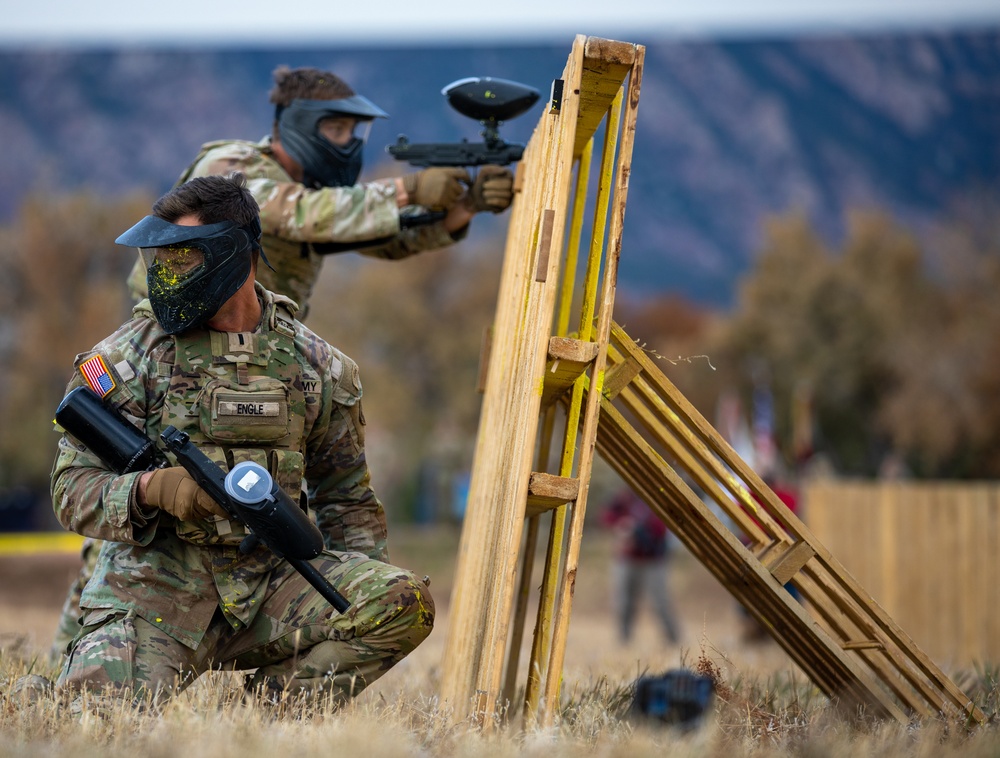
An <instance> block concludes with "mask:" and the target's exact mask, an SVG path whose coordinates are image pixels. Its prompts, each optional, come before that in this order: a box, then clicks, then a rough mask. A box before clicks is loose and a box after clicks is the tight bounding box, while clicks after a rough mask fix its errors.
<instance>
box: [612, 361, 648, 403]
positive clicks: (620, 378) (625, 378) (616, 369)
mask: <svg viewBox="0 0 1000 758" xmlns="http://www.w3.org/2000/svg"><path fill="white" fill-rule="evenodd" d="M640 371H642V366H640V365H639V362H638V361H636V360H634V359H633V358H632V357H626V359H625V360H624V361H621V362H619V363H616V364H615V365H614V366H613V367H612V368H611V369H609V370H608V372H607V375H606V376H605V378H604V397H606V398H607V399H608V400H614V399H615V398H616V397H617V396H618V393H620V392H621V391H622V390H623V389H625V388H626V387H627V386H628V385H629V383H630V382H631V381H632V380H633V379H635V378H636V377H637V376H638V375H639V372H640Z"/></svg>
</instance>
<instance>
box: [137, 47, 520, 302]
mask: <svg viewBox="0 0 1000 758" xmlns="http://www.w3.org/2000/svg"><path fill="white" fill-rule="evenodd" d="M274 81H275V85H274V88H273V89H272V90H271V96H270V99H271V102H272V103H274V106H275V115H274V124H273V126H272V130H271V135H270V136H269V137H265V138H264V139H263V140H262V141H261V142H244V141H234V140H227V141H221V142H209V143H207V144H206V145H203V146H202V149H201V152H200V153H199V154H198V157H197V158H195V161H194V163H193V164H191V166H189V167H188V168H187V169H186V170H185V171H184V173H183V174H182V175H181V178H180V180H179V181H181V182H183V181H187V180H188V179H191V178H193V177H196V176H210V175H213V174H228V173H231V172H233V171H241V172H243V173H244V174H246V176H247V179H248V185H247V186H248V187H249V189H250V191H251V192H252V193H253V196H254V198H256V200H257V203H258V205H260V222H261V227H262V228H263V233H264V236H263V238H262V240H261V243H262V245H263V248H264V255H265V256H266V258H267V260H268V262H269V263H270V264H271V266H272V267H273V270H264V269H262V270H261V272H260V281H261V283H262V284H263V285H264V286H265V287H267V288H268V289H270V290H271V291H273V292H278V293H280V294H282V295H285V296H287V297H290V298H291V299H292V300H294V301H295V302H296V303H298V306H299V317H300V318H303V319H304V318H305V316H306V314H307V313H308V309H309V298H310V296H311V295H312V290H313V286H314V285H315V284H316V278H317V276H318V275H319V271H320V267H321V266H322V264H323V256H325V255H328V254H331V253H342V252H347V251H350V250H356V251H358V252H360V253H362V254H363V255H368V256H372V257H376V258H389V259H399V258H406V257H408V256H411V255H414V254H416V253H419V252H422V251H424V250H434V249H437V248H442V247H447V246H448V245H452V244H454V243H455V242H456V241H458V240H460V239H462V238H463V237H465V235H466V234H467V233H468V227H469V222H470V221H471V220H472V216H473V215H474V214H475V213H479V212H481V211H491V212H493V213H500V212H502V211H504V210H506V209H507V207H508V206H509V205H510V203H511V200H512V198H513V186H514V177H513V174H512V173H511V172H510V170H509V169H507V168H503V167H501V166H483V167H481V168H480V170H479V172H478V174H477V176H476V180H475V182H472V180H471V178H470V177H469V174H468V172H467V171H466V170H465V169H462V168H428V169H424V170H423V171H417V172H412V173H409V174H407V175H405V176H402V177H396V178H394V179H384V180H380V181H374V182H369V183H366V184H357V183H356V182H357V180H358V176H359V175H360V173H361V165H362V149H363V147H364V143H365V140H366V138H367V136H368V130H369V128H370V127H371V124H372V121H373V120H374V119H376V118H385V117H386V113H385V112H384V111H382V109H380V108H379V107H378V106H376V105H374V104H373V103H372V102H371V101H369V100H368V99H367V98H365V97H362V96H361V95H358V94H356V93H355V92H354V90H353V89H351V88H350V87H349V86H348V85H347V83H346V82H344V81H343V80H342V79H340V78H339V77H337V76H336V75H335V74H332V73H330V72H328V71H321V70H319V69H315V68H296V69H289V68H287V67H284V66H282V67H279V68H278V69H276V70H275V72H274ZM429 210H430V211H440V212H443V213H444V217H443V218H442V219H441V220H438V221H432V222H429V223H428V219H429V218H432V216H430V215H429V214H428V211H429ZM438 215H441V214H438ZM129 286H130V289H131V290H132V293H133V295H134V296H136V299H139V298H140V297H144V296H145V270H144V269H143V266H142V261H141V259H140V260H139V261H137V263H136V266H135V267H134V268H133V270H132V274H131V275H130V277H129Z"/></svg>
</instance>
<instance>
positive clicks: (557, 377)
mask: <svg viewBox="0 0 1000 758" xmlns="http://www.w3.org/2000/svg"><path fill="white" fill-rule="evenodd" d="M597 347H598V345H597V343H596V342H584V341H583V340H578V339H573V338H572V337H550V338H549V353H548V363H547V364H546V367H545V385H544V387H543V388H542V408H543V409H544V408H548V407H549V406H550V405H552V403H554V402H555V401H556V400H558V399H559V398H560V397H562V395H563V393H565V392H566V390H568V389H569V388H570V387H571V386H572V385H573V382H575V381H576V379H577V377H578V376H580V374H582V373H583V372H584V371H586V370H587V367H588V366H589V365H590V364H591V363H593V362H594V359H595V358H596V357H597Z"/></svg>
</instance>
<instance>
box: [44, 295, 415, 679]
mask: <svg viewBox="0 0 1000 758" xmlns="http://www.w3.org/2000/svg"><path fill="white" fill-rule="evenodd" d="M257 293H258V297H260V299H261V301H262V303H263V305H264V315H263V321H262V327H261V331H259V332H258V333H253V334H251V333H247V334H236V335H234V334H226V333H220V332H212V331H211V330H208V329H193V330H189V332H186V333H184V334H182V335H177V336H176V337H170V336H169V335H167V334H166V333H165V332H164V331H163V330H162V329H161V328H160V326H159V325H158V324H157V323H156V321H155V319H154V318H153V317H152V313H151V312H150V310H149V307H148V302H145V301H144V302H143V303H140V305H139V306H137V307H136V308H135V310H134V312H133V318H132V320H131V321H129V322H127V323H126V324H124V325H123V326H122V327H120V328H119V329H118V331H116V332H115V333H114V334H113V335H111V336H110V337H108V338H107V339H105V340H104V341H103V342H101V343H100V344H99V345H98V346H97V347H96V348H95V349H94V350H93V351H91V352H88V353H85V354H83V355H81V356H78V358H77V366H78V367H79V366H81V365H82V364H83V363H85V362H86V361H88V360H90V359H92V357H93V356H94V355H99V356H101V359H102V361H103V364H104V365H105V366H107V367H108V372H109V375H110V382H109V384H110V389H107V390H106V392H107V394H106V396H105V398H104V400H105V403H107V404H109V405H111V406H113V407H115V408H117V409H118V410H119V411H120V412H121V413H122V414H123V415H124V416H125V417H126V418H128V419H129V420H131V421H132V422H133V423H134V424H135V425H136V426H137V427H138V428H140V429H141V430H142V431H143V432H144V433H145V434H146V435H147V436H148V437H149V438H151V439H154V440H158V439H159V434H160V432H161V430H162V429H163V428H165V427H166V426H167V425H168V424H171V425H174V426H177V427H178V428H180V429H183V430H186V431H188V432H189V433H190V434H191V438H192V441H195V442H196V444H198V446H199V448H200V449H203V451H204V452H205V453H206V455H208V456H209V457H210V458H213V460H216V462H218V463H219V464H220V466H222V467H223V468H224V469H227V468H229V467H231V466H233V465H235V463H237V462H239V461H240V460H251V459H252V460H257V461H258V462H260V463H261V464H262V465H265V466H266V467H267V468H268V469H269V470H270V471H271V473H272V475H273V476H274V477H275V480H276V481H277V482H278V483H279V484H280V485H281V486H282V487H283V488H285V490H286V491H287V492H289V494H293V495H295V496H296V497H297V496H298V494H299V493H300V492H301V491H303V490H304V491H305V492H306V493H307V495H308V498H309V504H310V507H311V509H312V511H313V513H314V514H315V518H316V521H317V522H318V524H319V526H320V529H321V531H322V532H323V534H324V539H325V542H326V548H327V550H328V551H329V554H328V558H329V559H330V561H332V563H329V564H328V565H327V570H328V571H329V572H331V573H332V574H336V575H337V576H338V581H340V580H343V581H347V582H348V585H347V587H348V588H350V589H351V592H353V593H355V594H354V595H353V596H351V595H348V597H349V599H350V600H351V601H352V603H353V605H352V608H351V610H350V611H349V612H348V614H346V615H347V616H348V617H349V618H350V619H354V620H357V619H362V621H363V619H365V618H368V615H367V614H375V616H376V617H378V618H382V619H383V621H380V622H379V623H380V624H381V623H387V621H388V619H387V618H385V617H383V616H379V614H383V613H390V611H389V610H387V609H389V605H386V606H385V608H381V606H379V605H378V604H379V603H389V604H390V605H391V609H392V610H391V613H390V615H391V616H392V618H394V619H395V618H396V617H397V616H400V617H404V618H407V619H409V620H410V621H413V622H416V620H417V619H419V623H420V625H421V628H422V630H415V631H414V632H413V633H412V636H411V637H406V639H408V640H410V642H409V643H407V644H412V645H413V646H415V645H416V644H417V643H418V642H419V641H420V640H421V639H423V638H424V637H425V636H426V635H427V634H428V633H429V631H430V626H431V624H432V623H433V601H432V600H431V599H430V597H429V595H428V594H427V591H426V588H424V587H422V585H420V586H419V587H417V585H415V584H413V582H414V581H415V580H413V579H412V577H410V576H409V575H408V574H407V573H406V572H403V571H402V570H400V569H396V568H395V567H392V566H389V565H388V564H387V563H386V562H387V561H388V548H387V540H386V522H385V513H384V510H383V508H382V504H381V503H380V502H379V500H378V498H377V497H376V496H375V493H374V491H373V490H372V489H371V485H370V476H369V472H368V466H367V462H366V458H365V451H364V414H363V413H362V411H361V394H362V390H361V383H360V379H359V378H358V371H357V366H356V365H355V364H354V362H353V361H352V360H351V359H350V358H348V357H347V356H346V355H344V354H343V353H341V352H340V351H338V350H336V349H335V348H333V347H331V346H330V345H328V344H327V343H326V342H324V341H323V340H322V339H320V338H319V337H318V336H316V335H315V334H314V333H312V332H311V331H309V330H308V329H307V328H306V327H305V326H303V325H302V324H301V323H300V322H298V321H295V320H294V319H293V318H292V316H291V310H292V308H293V307H294V306H293V304H292V303H290V301H288V300H287V299H286V298H283V297H281V296H279V295H273V294H272V293H270V292H267V291H266V290H264V289H263V288H261V287H260V286H259V285H258V288H257ZM84 382H85V379H84V374H83V373H82V372H81V371H77V372H75V374H74V378H73V380H72V381H71V382H70V385H69V387H68V390H70V389H73V388H74V387H76V386H79V385H81V384H83V383H84ZM219 388H221V391H218V392H217V391H215V390H217V389H219ZM254 389H263V390H264V393H265V394H266V396H267V397H268V398H270V399H269V400H268V401H267V405H269V406H280V407H276V408H275V409H274V414H273V416H272V417H270V418H269V419H267V420H266V421H267V423H265V424H259V423H257V421H258V418H257V417H256V416H246V417H244V418H243V419H241V418H240V417H239V414H240V413H242V411H232V410H231V409H230V410H227V405H226V404H227V403H230V402H231V399H232V395H233V393H234V392H235V393H240V392H244V391H248V392H252V391H253V390H254ZM68 390H67V391H68ZM281 392H284V393H286V394H285V395H284V396H282V395H281ZM282 397H283V399H281V398H282ZM233 405H234V406H239V405H240V404H239V403H234V404H233ZM246 405H253V404H252V403H248V404H246ZM234 413H235V415H233V414H234ZM247 413H249V411H247ZM227 414H228V415H227ZM167 458H168V460H170V462H171V463H173V462H174V461H173V460H172V459H171V456H169V455H167ZM139 476H140V474H139V473H133V474H126V475H123V476H118V475H116V474H115V473H114V472H112V471H109V470H108V469H107V468H106V467H105V466H104V465H103V464H102V463H101V461H100V459H99V458H98V457H97V456H96V455H95V454H94V452H93V451H90V450H87V449H84V448H83V447H81V446H79V445H78V444H77V443H76V442H75V441H74V440H73V439H72V438H71V437H70V436H69V435H65V434H64V435H63V437H62V438H61V439H60V442H59V453H58V456H57V458H56V462H55V465H54V467H53V474H52V499H53V504H54V509H55V512H56V515H57V517H58V518H59V521H60V522H61V523H62V524H63V525H64V526H65V527H66V528H68V529H71V530H73V531H76V532H79V533H81V534H83V535H85V536H88V537H93V538H96V539H99V540H104V542H103V544H102V545H101V550H100V554H99V557H98V559H97V563H96V566H95V569H94V574H93V577H92V578H91V580H90V581H89V582H88V583H87V585H86V587H85V588H84V590H83V593H82V598H81V606H82V609H83V613H84V618H83V623H84V628H83V630H82V631H81V633H80V635H78V637H77V639H76V640H75V642H74V643H73V646H72V651H71V657H70V659H69V661H68V662H67V664H66V667H65V670H64V673H63V677H62V681H63V683H64V684H65V685H66V686H74V687H79V686H83V685H86V684H87V683H88V682H90V683H94V684H101V683H105V682H120V681H123V679H122V675H121V674H120V672H118V673H116V667H117V666H118V665H119V664H118V663H117V662H116V661H115V660H113V656H110V654H109V653H108V652H107V651H108V646H109V645H110V646H111V647H116V648H117V647H119V646H121V645H131V644H132V643H130V642H128V640H129V639H131V636H130V635H133V634H138V632H136V631H135V630H136V629H145V628H146V625H148V626H149V627H150V630H149V634H148V635H147V636H149V637H150V638H151V639H152V640H154V641H155V642H156V644H157V645H161V646H163V648H164V649H170V650H177V649H178V648H179V647H183V648H185V649H186V650H188V651H195V653H196V654H197V655H196V657H195V659H190V660H201V659H200V658H198V656H200V655H202V653H199V652H198V651H202V650H203V649H204V650H207V652H205V653H204V654H205V655H207V656H208V657H210V658H211V659H212V660H213V661H216V662H218V661H220V660H222V658H221V657H220V650H219V649H218V644H221V643H217V642H216V641H215V640H216V636H218V639H222V638H223V637H225V636H226V635H223V634H222V632H220V631H218V630H217V629H216V627H217V626H218V625H219V624H222V625H224V626H225V627H226V628H227V629H228V630H230V631H231V633H233V634H236V633H249V632H250V630H254V631H253V633H252V634H250V637H251V638H252V639H253V640H257V641H262V642H263V643H266V644H269V645H270V644H272V643H273V644H274V645H275V646H276V647H275V648H274V649H275V651H276V652H275V653H274V656H275V659H274V660H273V661H271V662H270V663H269V664H268V665H272V664H273V665H277V664H279V663H280V662H281V658H280V655H279V652H280V650H283V649H285V648H282V647H281V646H280V645H278V640H280V639H281V638H282V637H283V636H284V635H286V634H288V633H289V632H291V631H295V630H300V631H299V633H298V636H297V637H296V638H297V639H299V640H300V648H299V651H300V652H301V650H303V649H304V648H303V647H302V646H301V645H302V643H301V640H303V639H304V640H306V641H308V643H309V645H310V646H312V645H318V644H320V643H321V642H324V641H326V638H323V637H322V635H321V634H320V632H315V633H314V632H313V631H307V628H308V629H312V626H313V625H315V624H317V623H320V622H319V621H318V620H317V618H318V617H316V616H315V614H316V613H319V612H320V609H322V612H321V613H320V615H321V616H322V618H323V619H327V620H329V617H330V614H331V613H333V611H332V609H330V608H328V607H327V605H326V602H325V601H323V600H322V599H321V598H320V597H319V595H318V593H316V592H315V590H313V589H312V588H311V587H308V589H305V587H306V586H308V585H303V586H299V587H298V590H297V591H296V592H297V594H295V598H294V600H293V599H291V596H287V597H286V595H283V594H281V593H280V592H279V589H280V588H282V587H285V586H286V585H285V584H284V581H285V579H288V581H289V582H291V583H289V584H288V585H287V586H288V587H295V586H298V585H296V583H295V582H292V581H291V579H294V578H295V577H292V578H291V579H289V578H288V576H287V575H288V572H289V571H290V570H291V569H290V567H289V566H288V564H287V563H285V562H284V561H283V560H281V559H279V558H277V557H276V556H275V555H274V554H273V553H271V552H270V551H269V550H267V549H266V548H264V547H263V546H258V547H257V548H256V549H255V550H253V551H252V552H250V553H249V554H248V555H244V554H243V553H241V552H240V550H239V547H238V543H239V542H240V541H241V539H242V536H243V534H242V532H241V531H240V530H241V529H242V527H240V525H239V524H235V523H230V522H228V521H225V520H220V521H212V522H198V523H187V522H180V521H177V520H176V519H174V518H173V517H171V516H169V515H168V514H166V513H165V512H163V511H160V510H158V509H150V508H147V507H144V506H140V505H139V504H138V503H137V501H136V497H135V486H136V481H137V479H138V477H139ZM353 553H360V554H361V555H362V556H364V557H366V558H367V559H370V560H368V561H362V563H364V564H365V565H366V567H367V568H366V569H365V571H364V572H362V573H359V574H355V573H351V572H350V571H349V572H347V574H344V575H343V576H341V575H340V573H339V572H341V571H343V570H344V565H345V564H349V565H350V566H354V564H353V563H351V561H352V560H354V559H355V558H358V557H359V556H354V557H353V558H351V557H350V554H353ZM345 555H347V556H348V557H345ZM348 558H350V560H348ZM359 565H360V564H359ZM295 576H296V577H297V574H296V575H295ZM295 581H296V582H297V581H298V580H295ZM303 581H304V580H303ZM386 582H389V583H392V584H393V585H396V584H400V583H401V584H400V586H401V587H402V586H406V587H410V590H407V591H406V592H403V594H402V595H396V594H392V593H389V594H386V593H387V592H388V590H387V589H386V588H385V586H383V585H384V583H386ZM418 590H419V591H418ZM341 591H342V592H344V587H343V586H342V587H341ZM276 593H277V595H278V597H279V599H280V598H286V600H288V602H289V603H291V605H282V602H280V601H278V602H277V604H276V601H275V599H274V596H275V595H276ZM303 593H304V594H303ZM368 597H371V598H374V600H373V602H375V603H376V605H375V607H372V608H367V607H366V598H368ZM387 598H389V599H387ZM293 607H294V608H295V609H299V610H293ZM265 608H268V609H270V610H269V611H268V612H267V613H266V614H265V615H266V616H268V617H270V618H272V619H277V620H278V621H279V622H280V623H278V624H274V623H271V622H269V621H267V620H266V619H263V620H262V619H260V618H259V616H260V614H261V613H262V612H264V610H263V609H265ZM380 608H381V610H380ZM310 609H311V610H310ZM300 613H301V614H304V615H298V614H300ZM310 614H312V615H310ZM334 615H336V614H334ZM135 619H141V621H139V622H136V621H135ZM333 621H334V622H336V623H335V624H334V626H336V624H342V623H347V622H346V621H343V620H338V619H333ZM323 623H325V622H323ZM351 623H353V622H351ZM359 623H362V622H359ZM399 623H404V622H402V621H401V622H399ZM289 625H291V626H289ZM320 626H322V623H320ZM263 628H266V629H269V630H270V631H268V632H267V633H266V634H265V633H264V632H262V631H261V630H262V629H263ZM337 628H340V627H337ZM352 629H353V633H355V634H357V633H361V636H362V638H363V639H361V640H360V641H359V643H358V644H361V643H363V644H364V645H366V646H368V647H366V648H365V649H366V650H367V653H366V655H370V656H371V658H366V659H365V661H359V660H357V659H356V657H355V658H352V657H350V656H348V654H347V653H346V652H344V653H343V654H344V655H345V656H347V657H345V658H344V659H343V662H342V663H343V665H338V666H337V667H336V670H337V671H338V672H344V673H343V676H348V677H350V676H363V677H364V678H365V679H366V681H369V680H370V678H371V677H372V676H373V672H374V671H375V670H376V669H377V670H378V671H384V670H385V669H386V668H388V667H390V666H391V665H392V664H393V663H395V662H396V661H397V660H398V658H399V657H401V655H405V653H406V652H409V650H410V649H412V647H409V648H407V647H406V645H402V646H398V645H396V642H397V641H398V640H397V637H393V638H392V639H393V642H392V644H391V645H389V646H388V647H387V648H386V649H385V650H382V649H381V648H380V644H381V643H380V642H379V639H378V638H377V635H376V638H375V639H372V640H368V639H367V638H366V637H365V635H366V634H367V633H368V631H370V627H367V626H364V623H362V626H361V627H352ZM397 631H398V630H397ZM229 633H230V632H227V634H229ZM331 634H333V632H331ZM394 634H396V632H394ZM95 635H96V636H95ZM261 635H264V636H263V637H261ZM397 636H398V638H399V639H402V638H403V637H405V636H406V635H405V634H404V632H402V631H398V635H397ZM264 637H266V639H264ZM227 639H228V638H227ZM241 639H246V637H243V638H241ZM102 640H103V641H102ZM81 646H83V647H81ZM91 649H93V650H94V651H98V652H93V653H91V652H90V651H91ZM324 649H327V648H324ZM338 649H339V648H338ZM139 650H140V652H141V650H142V649H141V648H140V649H139ZM400 650H403V652H402V653H400ZM100 651H103V652H100ZM140 652H137V653H135V655H137V656H138V655H140ZM240 652H242V651H240ZM150 654H152V653H150ZM157 654H159V653H157ZM329 654H330V655H333V653H329ZM130 655H131V653H130ZM188 655H190V653H185V656H188ZM317 655H319V653H317ZM323 655H327V653H323ZM298 657H299V659H300V662H301V658H302V656H301V655H299V656H298ZM177 660H181V658H178V659H177ZM183 660H185V661H187V660H189V659H188V658H187V657H183ZM339 660H340V659H338V661H339ZM376 660H377V661H381V663H380V664H379V665H381V666H383V668H378V667H377V666H375V665H374V664H373V663H372V661H376ZM95 661H97V662H98V663H95ZM100 661H106V664H107V665H106V666H105V665H103V664H101V663H100ZM362 664H364V665H362ZM130 665H131V664H130ZM143 665H146V663H144V662H142V661H139V662H138V663H136V664H135V666H140V667H141V666H143ZM149 665H150V666H154V667H155V666H158V665H160V664H153V663H150V664H149ZM166 665H168V666H169V665H172V664H169V663H168V664H166ZM185 665H188V664H187V663H185ZM199 665H201V664H199ZM135 666H132V668H133V670H135ZM359 667H361V668H359ZM98 668H99V669H102V670H103V671H104V673H99V672H97V671H96V669H98ZM279 668H280V667H279ZM361 669H363V671H362V670H361ZM282 671H283V675H284V676H285V677H286V678H288V677H292V678H293V679H295V678H298V677H300V674H299V673H298V672H297V670H296V671H293V672H290V671H286V670H282ZM306 678H308V677H306ZM138 681H139V683H140V684H141V683H142V679H141V677H140V678H139V680H138ZM150 681H151V682H153V681H155V684H156V685H157V686H159V685H160V684H161V681H160V678H158V677H154V678H153V679H150ZM338 686H339V685H338Z"/></svg>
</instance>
